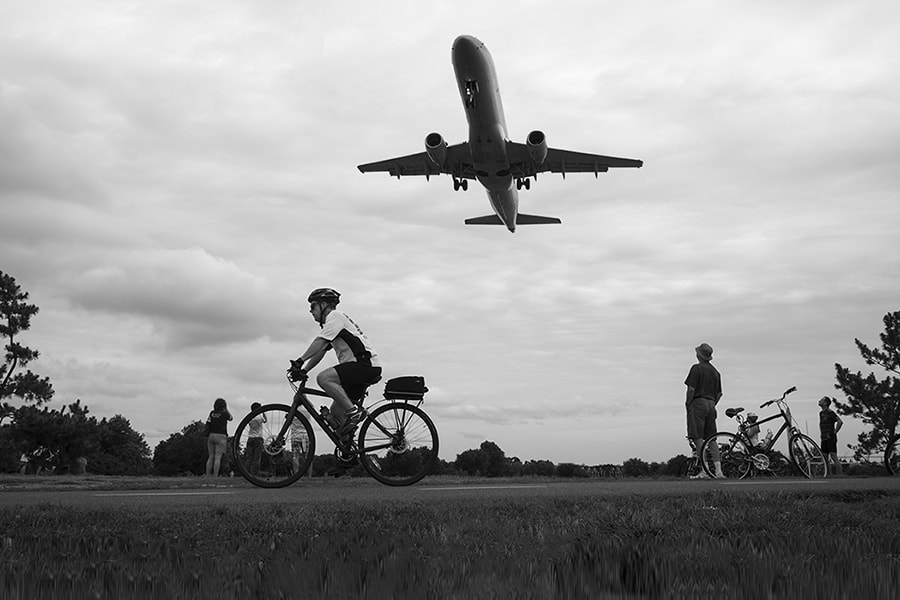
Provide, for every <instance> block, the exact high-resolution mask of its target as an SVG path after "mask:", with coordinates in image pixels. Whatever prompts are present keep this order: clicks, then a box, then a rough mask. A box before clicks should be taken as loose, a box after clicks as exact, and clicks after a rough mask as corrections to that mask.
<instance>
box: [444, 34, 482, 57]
mask: <svg viewBox="0 0 900 600" xmlns="http://www.w3.org/2000/svg"><path fill="white" fill-rule="evenodd" d="M481 46H483V44H482V43H481V41H480V40H479V39H478V38H475V37H472V36H471V35H461V36H459V37H457V38H456V39H455V40H454V41H453V50H452V53H453V56H455V57H459V56H471V55H472V54H474V53H476V52H477V51H478V49H479V48H480V47H481Z"/></svg>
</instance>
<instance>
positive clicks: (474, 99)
mask: <svg viewBox="0 0 900 600" xmlns="http://www.w3.org/2000/svg"><path fill="white" fill-rule="evenodd" d="M451 55H452V61H453V70H454V72H455V73H456V84H457V87H458V88H459V94H460V97H461V98H462V102H463V106H464V107H465V111H466V121H467V122H468V124H469V149H470V151H471V153H472V164H473V165H474V167H475V176H476V178H477V179H478V181H479V183H481V185H483V186H484V188H485V189H486V190H487V194H488V199H489V200H490V203H491V207H492V208H493V209H494V212H495V213H497V216H498V217H500V220H501V221H503V224H504V225H506V227H507V229H509V230H510V231H515V230H516V215H517V213H518V211H519V194H518V192H517V190H516V186H515V185H514V182H513V176H512V173H511V172H510V167H509V158H508V156H507V152H506V143H507V140H508V139H509V136H508V135H507V131H506V118H505V116H504V114H503V104H502V103H501V101H500V87H499V85H498V84H497V72H496V70H495V69H494V60H493V58H491V54H490V53H489V52H488V50H487V48H485V46H484V44H483V43H481V42H480V41H479V40H478V39H476V38H474V37H472V36H468V35H461V36H459V37H457V38H456V40H455V41H454V42H453V50H452V53H451Z"/></svg>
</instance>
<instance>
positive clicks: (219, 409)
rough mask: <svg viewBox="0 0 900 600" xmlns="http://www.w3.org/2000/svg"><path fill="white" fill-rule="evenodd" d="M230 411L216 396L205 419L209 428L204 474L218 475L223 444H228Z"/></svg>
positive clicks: (223, 401)
mask: <svg viewBox="0 0 900 600" xmlns="http://www.w3.org/2000/svg"><path fill="white" fill-rule="evenodd" d="M230 420H231V413H230V412H228V405H227V404H226V403H225V400H224V399H222V398H216V401H215V402H214V403H213V409H212V410H211V411H210V413H209V417H207V419H206V425H207V427H208V428H209V437H207V438H206V450H207V452H208V453H209V458H208V459H206V475H207V477H208V476H210V475H213V476H216V477H218V475H219V467H220V466H221V465H222V455H223V454H225V446H226V445H227V444H228V421H230Z"/></svg>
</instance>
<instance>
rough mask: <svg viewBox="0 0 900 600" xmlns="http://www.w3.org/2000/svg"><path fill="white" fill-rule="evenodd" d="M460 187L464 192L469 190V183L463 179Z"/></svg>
mask: <svg viewBox="0 0 900 600" xmlns="http://www.w3.org/2000/svg"><path fill="white" fill-rule="evenodd" d="M461 185H462V189H463V191H464V192H465V191H466V190H468V189H469V181H468V180H467V179H463V180H462V184H461Z"/></svg>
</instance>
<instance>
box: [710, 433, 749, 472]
mask: <svg viewBox="0 0 900 600" xmlns="http://www.w3.org/2000/svg"><path fill="white" fill-rule="evenodd" d="M716 450H718V453H717V452H716ZM717 454H718V456H717ZM751 457H752V455H751V453H750V448H749V447H748V446H747V444H746V443H745V442H744V440H742V439H741V438H739V437H738V436H736V435H734V434H733V433H727V432H719V433H717V434H715V435H713V436H712V437H709V438H707V439H706V441H704V442H703V447H702V448H701V449H700V464H701V465H702V466H703V470H704V471H706V474H707V475H709V476H710V477H715V475H716V466H715V462H716V459H717V458H718V459H719V460H720V461H721V463H722V473H724V474H725V478H726V479H743V478H744V477H746V476H747V475H748V474H749V473H750V468H751V466H752V464H753V463H752V458H751Z"/></svg>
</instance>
